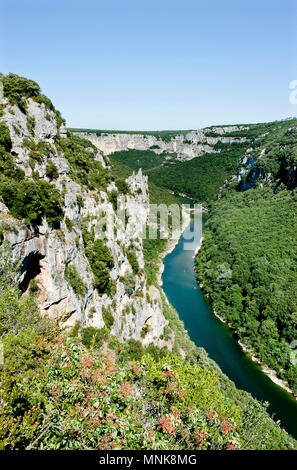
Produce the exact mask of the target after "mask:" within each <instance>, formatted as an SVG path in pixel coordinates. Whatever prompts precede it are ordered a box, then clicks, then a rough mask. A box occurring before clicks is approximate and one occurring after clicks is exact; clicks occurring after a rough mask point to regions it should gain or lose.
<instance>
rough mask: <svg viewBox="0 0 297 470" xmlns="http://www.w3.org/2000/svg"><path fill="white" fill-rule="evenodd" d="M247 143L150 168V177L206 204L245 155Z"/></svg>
mask: <svg viewBox="0 0 297 470" xmlns="http://www.w3.org/2000/svg"><path fill="white" fill-rule="evenodd" d="M247 146H248V144H245V146H242V147H240V149H233V147H232V146H230V147H228V149H226V150H224V151H223V152H220V153H209V154H208V153H206V154H204V155H201V156H200V157H197V158H193V159H192V160H188V161H186V162H176V163H173V164H172V163H171V164H170V165H164V166H162V167H160V168H158V169H155V170H151V171H150V172H149V173H148V174H149V179H150V181H152V182H153V183H155V184H157V185H159V186H164V187H166V188H168V189H170V190H172V191H174V192H175V193H182V194H186V195H187V196H189V197H191V198H193V199H195V200H196V201H199V202H201V203H203V202H204V203H208V202H209V201H210V200H212V199H213V198H214V197H215V195H216V194H217V192H218V190H219V188H220V187H221V186H222V185H223V183H224V181H225V180H226V179H227V178H228V177H230V176H231V175H232V174H234V173H235V172H236V167H237V164H238V160H239V158H240V156H242V155H244V152H245V150H246V148H247ZM189 175H191V177H190V178H189Z"/></svg>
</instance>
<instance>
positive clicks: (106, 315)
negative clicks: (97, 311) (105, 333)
mask: <svg viewBox="0 0 297 470" xmlns="http://www.w3.org/2000/svg"><path fill="white" fill-rule="evenodd" d="M102 318H103V321H104V323H105V325H106V327H107V328H108V329H109V330H110V328H111V327H112V325H113V324H114V318H113V316H112V314H111V312H110V310H109V309H107V308H105V307H102Z"/></svg>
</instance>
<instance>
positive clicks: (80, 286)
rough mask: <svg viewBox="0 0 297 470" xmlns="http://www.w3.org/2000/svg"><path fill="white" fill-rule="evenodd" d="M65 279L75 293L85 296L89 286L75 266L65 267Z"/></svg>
mask: <svg viewBox="0 0 297 470" xmlns="http://www.w3.org/2000/svg"><path fill="white" fill-rule="evenodd" d="M65 279H66V281H68V282H69V284H70V285H71V287H72V288H73V290H74V292H75V293H76V294H79V295H85V293H86V289H87V286H86V284H85V283H84V281H83V279H82V278H81V277H80V275H79V274H78V272H77V269H76V267H75V266H73V265H70V264H69V265H67V266H66V267H65Z"/></svg>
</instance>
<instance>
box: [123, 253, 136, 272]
mask: <svg viewBox="0 0 297 470" xmlns="http://www.w3.org/2000/svg"><path fill="white" fill-rule="evenodd" d="M126 256H127V259H128V261H129V263H130V266H131V268H132V271H133V273H134V274H137V273H138V272H139V264H138V261H137V257H136V254H135V253H133V252H132V251H128V252H127V254H126Z"/></svg>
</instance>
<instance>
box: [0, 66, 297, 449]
mask: <svg viewBox="0 0 297 470" xmlns="http://www.w3.org/2000/svg"><path fill="white" fill-rule="evenodd" d="M295 133H296V120H290V121H280V122H274V123H267V124H258V125H238V126H214V127H209V128H206V129H203V130H197V131H163V132H151V133H150V132H146V133H137V134H136V133H131V132H115V131H90V130H82V129H79V130H72V131H70V130H69V129H67V128H66V123H65V121H64V120H63V118H62V117H61V115H60V113H59V112H58V111H57V110H56V109H55V107H54V105H53V104H52V103H51V101H50V100H49V99H48V98H47V97H45V96H44V95H43V94H42V93H41V90H40V88H39V86H38V85H37V84H36V83H35V82H34V81H32V80H27V79H25V78H23V77H19V76H17V75H14V74H9V75H6V76H4V75H0V167H1V176H0V234H1V237H0V240H1V246H0V315H1V318H0V320H1V327H0V334H1V340H2V342H3V347H4V363H3V364H2V365H1V367H0V388H1V403H0V424H1V426H0V448H1V449H33V448H34V449H80V448H87V449H94V448H97V449H104V450H106V449H107V450H108V449H113V448H120V449H131V448H132V449H197V448H198V449H202V448H203V449H204V448H205V449H272V448H273V449H296V448H297V444H296V441H295V439H294V438H293V437H291V436H290V435H289V434H288V433H287V432H286V431H285V430H284V429H282V428H283V427H285V428H286V430H287V431H289V433H291V434H292V435H294V437H296V433H295V431H294V429H295V428H294V426H293V425H292V423H291V422H290V419H289V418H288V419H287V416H288V410H295V408H294V405H292V407H291V405H289V402H286V400H285V399H282V400H283V401H282V403H285V402H286V403H285V405H284V407H283V408H286V407H287V410H285V411H284V413H282V412H281V410H280V414H279V415H277V417H279V416H280V417H281V424H279V423H277V422H275V421H273V420H272V419H271V417H270V415H269V413H268V412H267V411H266V408H265V406H263V404H262V403H260V402H259V401H258V400H257V399H259V400H263V399H265V400H266V397H267V398H268V399H269V396H270V397H272V401H273V400H274V398H273V393H272V392H271V394H268V395H269V396H268V395H267V394H266V393H265V392H263V393H258V392H257V391H256V390H255V389H253V387H250V386H246V385H245V383H244V381H242V380H239V377H240V373H241V372H240V371H239V375H237V374H238V372H236V370H235V369H236V368H235V369H232V367H231V364H230V371H231V370H233V372H230V378H231V380H230V378H228V377H227V375H228V371H229V369H228V367H226V364H223V363H220V361H219V357H218V356H216V355H215V354H213V349H212V347H210V349H209V353H210V357H209V356H208V354H207V351H205V349H204V348H206V349H208V347H209V346H208V345H207V337H208V335H207V334H206V332H205V330H204V327H203V324H202V322H198V323H199V324H197V332H195V334H194V335H193V331H192V330H191V334H190V336H191V337H189V335H188V334H187V331H185V327H184V323H183V322H184V321H185V326H186V328H187V329H188V330H189V331H190V328H189V326H188V324H189V323H188V322H189V317H190V324H191V322H193V323H195V322H196V318H194V316H195V313H193V311H192V307H193V308H194V306H195V304H194V303H193V305H192V304H191V305H189V304H187V301H189V299H190V298H191V296H189V298H188V299H187V298H186V295H187V294H186V292H187V290H186V287H187V286H186V285H184V282H185V283H186V284H187V282H189V281H190V284H191V286H190V288H191V289H192V291H193V292H194V291H195V289H194V286H193V282H194V281H195V278H194V274H193V271H192V269H193V258H192V256H193V253H192V252H189V253H187V259H185V260H180V259H179V257H178V256H177V257H175V256H176V254H178V253H179V252H180V245H178V246H177V248H176V250H174V252H173V253H172V254H170V255H169V256H168V257H167V258H166V260H165V266H166V268H165V271H164V274H163V280H164V290H165V293H164V291H163V290H162V289H161V288H160V286H159V285H158V277H159V273H160V265H161V264H162V262H163V256H164V253H165V252H166V250H168V245H167V240H166V239H163V238H162V236H161V234H162V233H164V231H165V229H166V230H167V232H168V231H169V233H170V231H171V230H172V221H171V222H170V217H169V219H168V220H169V224H168V227H167V228H166V227H163V226H162V224H161V223H160V222H157V224H156V229H157V233H158V237H157V238H156V239H149V238H144V239H143V237H142V234H143V228H145V230H147V228H148V225H149V223H150V218H149V216H150V204H152V203H153V204H166V205H170V204H174V205H176V206H178V207H180V205H181V202H182V200H181V199H180V197H179V196H178V194H181V193H182V194H184V195H185V196H186V197H188V198H190V199H191V201H193V200H194V201H197V202H199V203H202V204H203V206H205V207H206V208H208V209H209V211H210V212H209V213H210V215H209V218H208V222H207V224H206V225H207V227H206V231H205V241H204V243H203V245H202V248H201V250H200V251H199V252H198V254H197V258H196V262H195V269H196V272H197V275H198V278H199V280H201V281H202V283H203V291H204V292H205V293H206V294H207V295H208V296H209V299H210V300H211V302H212V304H213V305H214V306H215V308H216V310H217V311H218V312H219V313H220V314H221V315H222V316H223V315H224V314H225V317H226V320H228V322H230V323H231V324H232V325H233V327H234V332H235V333H236V334H238V336H239V337H240V338H242V337H244V338H245V340H246V341H247V342H248V341H250V343H251V344H250V345H251V347H252V348H253V349H256V350H257V353H258V354H260V355H262V356H263V358H264V361H265V362H268V361H269V360H270V363H269V364H268V365H270V366H271V367H273V368H275V369H276V370H277V373H278V374H279V375H280V376H281V377H282V378H283V379H284V380H287V381H288V382H289V384H290V387H292V389H294V387H295V385H296V375H295V369H294V366H293V367H292V365H290V363H289V358H288V354H289V352H290V349H289V340H290V339H291V338H292V337H293V336H294V333H295V331H296V324H295V321H296V311H295V303H294V296H293V294H294V287H295V284H294V282H295V274H294V273H295V264H294V260H292V261H289V260H290V256H291V253H292V251H293V249H294V247H295V245H294V243H295V241H294V240H295V239H294V236H293V235H294V229H295V225H294V224H295V219H294V217H292V214H291V212H290V213H289V215H288V220H286V230H285V231H284V233H285V237H284V238H285V241H286V243H285V244H284V247H283V246H282V244H279V243H276V241H275V235H274V232H273V237H272V239H273V240H274V241H273V243H268V244H267V243H266V245H265V241H266V242H267V239H266V238H265V236H266V235H267V232H266V231H265V227H266V226H267V222H266V221H267V218H269V217H270V213H269V207H270V203H271V201H272V200H273V204H274V205H275V206H277V207H279V211H276V210H275V207H274V214H275V215H276V214H277V215H279V217H280V218H276V220H275V221H274V225H273V226H275V227H276V226H277V224H278V223H279V222H282V219H281V216H282V214H283V213H284V207H285V208H288V207H291V209H292V212H294V204H295V192H294V190H295V182H296V166H295V163H296V162H295V150H296V143H295V142H296V138H295ZM261 191H262V192H261ZM263 195H264V197H263V200H264V201H265V200H266V199H267V204H264V203H263V208H264V209H265V210H266V212H265V214H264V215H265V217H263V214H262V212H261V211H260V209H259V207H260V206H259V205H257V201H260V199H261V198H262V196H263ZM265 198H266V199H265ZM261 201H262V199H261ZM259 204H260V203H259ZM246 207H248V208H249V210H248V209H246ZM224 210H225V211H227V212H228V211H230V217H229V219H228V220H229V221H230V222H229V223H230V224H231V222H232V226H231V227H229V228H228V230H227V231H224V223H225V222H224V220H223V218H222V212H223V211H224ZM236 211H239V212H236ZM240 211H247V212H248V213H250V214H251V215H252V219H251V221H250V220H246V219H244V220H245V224H248V225H250V227H251V228H252V227H255V226H257V224H256V222H257V218H260V219H261V220H262V226H261V233H262V234H263V235H265V236H264V238H263V242H262V244H261V243H260V242H259V246H260V249H259V250H260V252H259V253H258V252H257V250H254V251H253V253H255V252H256V255H257V256H256V257H255V256H254V255H253V254H252V253H249V260H250V262H251V266H249V265H248V261H246V260H245V259H244V253H242V252H241V251H240V249H239V246H238V239H239V240H240V241H244V243H246V244H249V243H250V240H249V239H248V238H247V239H245V237H244V236H243V234H246V233H248V232H250V233H253V237H257V241H259V240H260V238H259V234H255V233H254V232H253V231H252V230H250V231H247V230H246V225H245V224H241V218H242V212H240ZM228 220H226V223H227V222H228ZM289 221H291V222H289ZM251 222H252V223H251ZM233 225H236V226H239V227H241V225H242V227H243V228H242V230H238V231H237V232H236V231H235V230H231V229H232V228H233ZM222 234H225V235H224V236H222ZM228 237H229V238H228ZM230 237H231V238H230ZM280 245H281V248H286V250H285V249H283V250H281V252H280V251H277V250H278V248H277V247H279V246H280ZM218 246H219V247H220V249H217V247H218ZM234 247H235V248H236V249H235V248H234ZM267 247H269V250H268V253H265V249H266V248H267ZM236 253H238V256H239V257H240V259H242V260H243V262H244V263H245V264H244V268H243V269H240V263H238V259H237V258H236ZM246 253H248V251H247V250H246ZM276 255H277V256H276ZM281 255H282V258H281ZM189 257H190V258H189ZM265 257H266V258H265ZM264 258H265V259H264ZM272 258H274V261H275V262H276V261H278V260H279V259H280V258H281V260H282V264H281V263H280V262H279V264H277V265H275V264H273V262H272ZM173 259H174V260H176V261H177V269H178V270H179V272H178V271H175V273H174V277H175V278H176V279H178V277H177V275H179V276H180V277H179V281H178V289H180V290H179V291H178V289H177V287H176V285H175V286H174V290H176V294H177V293H178V292H180V295H178V297H179V299H180V301H181V302H182V305H180V304H178V303H177V302H176V299H175V298H174V296H173V295H172V291H171V290H170V289H171V288H172V287H170V282H169V280H168V279H169V278H170V269H171V268H170V263H168V260H173ZM189 260H190V263H189ZM259 260H260V261H259ZM179 263H181V264H179ZM183 263H185V264H183ZM262 265H263V266H264V267H265V270H264V271H263V268H262ZM270 266H271V267H272V269H270ZM189 267H190V269H191V273H190V278H187V276H185V277H183V270H188V269H189ZM277 273H280V275H281V276H282V279H283V278H284V281H283V284H282V285H281V289H279V288H278V287H277V285H276V284H277V283H278V282H280V280H279V279H278V278H277V279H276V278H275V276H276V275H277ZM168 276H169V277H168ZM273 279H276V281H277V282H273ZM261 283H262V284H263V288H261ZM184 288H185V290H184ZM267 292H269V293H270V295H269V296H268V297H269V299H270V300H271V301H270V302H268V301H267V294H266V293H267ZM287 292H288V293H289V294H290V295H289V294H288V295H283V293H287ZM197 293H198V291H197ZM165 294H167V295H168V299H167V297H166V296H165ZM195 294H196V291H195ZM199 295H200V294H199ZM169 301H171V302H172V304H173V306H172V305H171V304H170V303H169ZM203 302H204V300H203V296H202V293H201V297H200V304H199V308H198V310H199V311H200V310H201V312H202V313H203V312H204V309H205V308H206V307H205V304H204V303H203ZM276 306H281V309H280V314H279V316H278V312H277V308H276ZM174 307H176V308H177V311H176V310H175V309H174ZM184 312H186V313H185V315H184ZM208 313H211V312H208ZM178 314H179V315H180V317H181V318H179V316H178ZM187 315H188V316H187ZM207 318H208V320H207V321H212V320H209V319H210V318H211V315H210V314H209V316H208V317H207ZM244 326H247V327H246V328H244ZM210 328H212V327H210ZM216 328H217V330H216V331H217V333H216V334H218V335H219V329H220V327H219V326H218V324H216ZM268 332H271V333H272V335H269V333H268ZM196 333H197V336H196ZM226 335H227V336H228V333H226ZM230 335H231V333H230ZM271 336H272V337H271ZM193 339H194V341H195V343H196V345H195V344H194V342H193V341H192V340H193ZM271 340H272V341H271ZM227 343H228V341H227V340H226V343H224V344H225V345H226V346H225V345H224V350H225V353H226V357H228V359H226V361H227V362H228V361H229V360H230V361H232V359H231V356H232V354H231V355H230V354H229V350H228V349H227V348H228V344H227ZM230 344H233V343H232V342H231V343H230ZM278 345H280V346H279V347H278ZM232 347H233V346H232ZM280 349H281V350H280ZM220 355H221V352H220ZM239 356H240V355H239V353H238V357H239ZM229 358H230V359H229ZM280 358H281V361H282V362H280V363H279V367H278V368H277V367H276V366H277V361H278V360H279V359H280ZM213 359H214V360H216V361H218V363H219V365H221V368H222V370H221V369H220V367H219V366H218V365H217V364H216V363H215V362H214V360H213ZM240 361H243V362H241V363H240V364H242V367H245V366H244V364H247V362H244V361H245V360H244V359H243V358H242V357H241V359H240ZM239 369H241V366H240V367H239ZM225 374H227V375H225ZM260 374H261V373H260ZM251 380H252V379H251ZM262 380H263V381H262V382H261V380H260V382H261V383H260V389H261V390H262V388H264V387H265V386H266V385H263V384H264V381H265V380H264V379H262ZM232 381H235V383H236V385H237V386H238V387H239V388H236V387H235V385H234V383H233V382H232ZM241 388H246V390H248V391H250V392H251V393H252V394H254V395H255V398H257V399H255V398H253V397H252V396H251V395H250V394H249V393H246V392H245V391H243V390H241ZM272 388H273V386H272V385H271V390H272ZM275 390H276V389H275ZM278 393H280V392H278V391H276V396H280V395H277V394H278ZM274 402H275V400H274ZM269 411H270V412H271V411H275V407H274V405H273V403H272V408H270V409H269ZM286 413H287V414H286ZM294 413H295V411H294ZM294 413H293V411H292V413H291V412H290V411H289V415H290V416H291V417H292V416H296V415H295V414H294Z"/></svg>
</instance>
